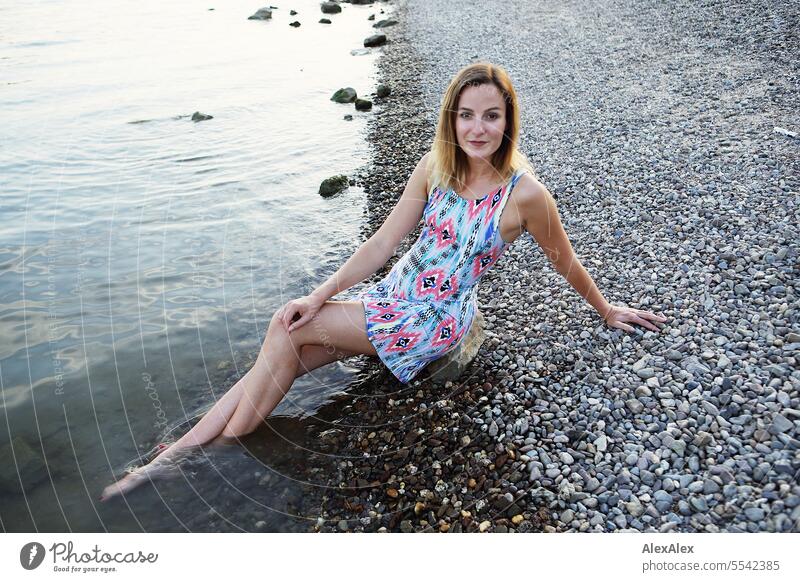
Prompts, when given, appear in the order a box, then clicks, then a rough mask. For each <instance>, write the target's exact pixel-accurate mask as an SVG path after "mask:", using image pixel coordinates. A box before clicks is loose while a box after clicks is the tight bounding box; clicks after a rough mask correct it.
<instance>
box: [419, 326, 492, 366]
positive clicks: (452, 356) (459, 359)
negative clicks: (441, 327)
mask: <svg viewBox="0 0 800 582" xmlns="http://www.w3.org/2000/svg"><path fill="white" fill-rule="evenodd" d="M485 325H486V322H485V320H484V318H483V314H482V313H481V312H480V311H476V312H475V319H474V320H473V321H472V327H470V328H469V332H467V335H466V337H464V339H463V340H461V343H459V344H458V346H456V348H455V349H454V350H452V351H450V352H448V353H447V354H445V355H444V356H442V357H441V358H439V359H438V360H434V361H433V362H431V363H430V364H428V365H427V366H425V371H426V373H427V375H428V378H429V379H431V380H433V381H435V382H446V381H447V380H451V381H454V380H456V379H458V377H459V376H461V374H462V373H463V372H464V370H465V369H466V368H467V367H468V366H469V365H470V364H471V363H472V360H474V359H475V356H477V355H478V350H480V349H481V345H483V342H484V341H486V332H485V331H484V329H485Z"/></svg>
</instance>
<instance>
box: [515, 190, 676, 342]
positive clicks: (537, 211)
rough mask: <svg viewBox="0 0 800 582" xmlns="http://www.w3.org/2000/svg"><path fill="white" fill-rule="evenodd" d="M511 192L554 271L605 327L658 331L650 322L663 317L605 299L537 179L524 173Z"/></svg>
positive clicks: (530, 231)
mask: <svg viewBox="0 0 800 582" xmlns="http://www.w3.org/2000/svg"><path fill="white" fill-rule="evenodd" d="M515 194H517V196H516V197H515V198H516V201H517V203H518V204H519V211H520V215H521V217H522V218H523V220H524V221H525V229H526V230H527V231H528V232H529V233H530V234H531V236H533V238H534V239H535V240H536V242H537V243H538V244H539V246H540V247H541V248H542V250H543V251H544V253H545V255H547V258H548V259H549V260H550V262H551V263H552V264H553V267H554V268H555V269H556V271H558V273H559V274H561V276H562V277H564V278H565V279H566V280H567V282H568V283H569V284H570V285H571V286H572V287H573V288H574V289H575V290H576V291H577V292H578V293H579V294H580V295H581V297H583V298H584V299H586V301H587V302H588V303H589V304H590V305H591V306H592V307H594V308H595V310H596V311H597V312H598V313H599V314H600V317H602V318H603V320H605V322H606V323H607V324H608V325H609V327H618V328H620V329H623V330H625V331H633V327H631V326H630V325H628V323H626V322H629V323H635V324H638V325H641V326H643V327H645V328H647V329H650V330H653V331H658V328H657V327H656V326H655V325H653V324H652V323H651V322H664V321H666V320H667V318H666V317H663V316H660V315H656V314H655V313H651V312H649V311H643V310H641V309H633V308H630V307H624V306H618V305H612V304H610V303H609V302H608V301H606V298H605V297H603V294H602V293H601V292H600V290H599V289H598V288H597V285H595V282H594V281H593V280H592V278H591V277H590V276H589V273H587V272H586V269H585V268H584V267H583V265H582V264H581V262H580V260H579V259H578V257H577V256H576V255H575V251H573V250H572V245H571V244H570V242H569V238H568V237H567V233H566V232H565V231H564V226H563V225H562V224H561V217H560V216H559V214H558V208H557V207H556V202H555V200H554V199H553V195H552V194H550V192H549V190H548V189H547V188H546V187H545V186H544V185H543V184H542V183H541V182H539V181H537V180H535V179H534V178H533V177H532V176H530V175H527V174H526V175H525V176H523V177H522V178H521V179H520V182H519V184H518V185H517V187H516V190H515Z"/></svg>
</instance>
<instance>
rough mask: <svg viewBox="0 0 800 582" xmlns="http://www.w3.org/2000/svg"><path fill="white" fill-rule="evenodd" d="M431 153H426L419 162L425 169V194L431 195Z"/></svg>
mask: <svg viewBox="0 0 800 582" xmlns="http://www.w3.org/2000/svg"><path fill="white" fill-rule="evenodd" d="M431 161H432V160H431V152H430V151H428V152H425V155H424V156H422V158H420V160H419V165H420V166H422V167H423V168H424V169H425V192H426V193H429V192H430V191H431Z"/></svg>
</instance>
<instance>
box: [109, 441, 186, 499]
mask: <svg viewBox="0 0 800 582" xmlns="http://www.w3.org/2000/svg"><path fill="white" fill-rule="evenodd" d="M162 444H163V443H162ZM157 449H158V450H157V453H156V457H155V458H154V459H153V460H152V461H150V462H149V463H148V464H147V465H144V466H143V467H137V468H135V469H130V470H129V472H128V474H127V475H125V476H124V477H123V478H122V479H120V480H119V481H117V482H116V483H112V484H111V485H109V486H108V487H106V488H105V489H103V492H102V493H101V494H100V501H102V502H106V501H108V500H109V499H111V498H112V497H116V496H117V495H123V494H125V493H127V492H128V491H130V490H131V489H134V488H136V487H138V486H139V485H141V484H142V483H144V482H146V481H149V480H150V479H154V478H157V477H164V476H167V475H169V474H176V473H178V472H179V469H178V465H177V463H175V462H173V461H171V460H170V459H169V458H168V457H171V456H175V454H177V453H178V451H173V454H172V455H164V454H163V453H164V452H166V451H167V450H168V449H169V447H168V446H166V445H164V446H161V445H159V446H158V447H157Z"/></svg>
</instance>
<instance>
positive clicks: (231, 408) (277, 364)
mask: <svg viewBox="0 0 800 582" xmlns="http://www.w3.org/2000/svg"><path fill="white" fill-rule="evenodd" d="M328 304H331V305H334V306H335V307H334V308H328V309H326V310H325V311H326V315H327V316H326V317H325V318H324V319H323V322H318V324H317V325H316V326H314V328H313V329H316V332H313V331H311V329H312V325H313V323H312V322H310V323H309V324H306V325H305V326H303V328H300V329H298V330H295V331H294V332H293V333H292V334H291V337H290V334H288V333H286V332H285V330H284V329H283V327H282V326H280V325H279V324H277V325H276V324H275V323H274V318H273V322H272V323H270V328H269V330H268V332H267V339H266V340H265V342H264V345H263V346H262V349H261V351H260V353H259V356H258V359H257V360H256V363H255V364H254V365H253V367H252V368H251V369H250V370H249V371H248V372H247V373H246V374H245V375H244V376H243V377H242V378H241V379H240V380H239V381H238V382H237V383H236V384H235V385H234V386H233V387H231V388H230V389H229V390H228V392H226V393H225V395H224V396H223V397H222V398H221V399H220V400H219V401H218V402H217V403H216V404H215V405H214V407H212V408H211V409H210V410H209V411H208V412H207V413H206V414H205V415H204V416H203V418H202V419H201V420H200V421H199V422H198V423H197V424H196V425H195V426H194V427H193V428H192V429H191V430H190V431H189V432H188V433H187V434H185V435H184V436H183V437H181V438H180V439H179V440H178V441H176V442H175V443H174V444H173V445H172V446H170V447H168V448H166V449H164V450H162V451H161V452H160V454H159V455H158V456H157V457H156V458H155V459H154V460H153V461H152V462H150V463H149V464H148V465H146V466H144V467H141V468H140V469H138V470H137V471H135V472H133V473H130V474H128V475H126V476H125V477H123V478H122V479H121V480H120V481H117V482H116V483H113V484H112V485H109V486H108V487H106V488H105V490H104V491H103V494H102V496H101V498H100V499H101V500H102V501H105V500H107V499H109V498H110V497H113V496H115V495H118V494H120V493H124V492H125V491H128V490H130V489H132V488H134V487H136V486H137V485H139V484H141V483H143V482H145V481H147V480H148V479H149V478H150V477H153V476H156V475H157V474H158V472H159V471H162V470H164V469H165V467H166V464H167V463H169V462H170V461H172V460H174V458H175V457H176V456H179V454H180V453H181V452H182V451H183V450H184V449H186V448H189V447H196V446H200V445H203V444H206V443H207V442H210V441H212V440H214V439H215V438H222V439H225V440H230V439H232V438H236V437H238V436H241V435H243V434H247V433H249V432H252V431H253V430H254V429H255V428H256V427H257V426H258V423H259V422H260V421H261V420H262V419H263V418H264V417H265V416H267V415H268V414H269V413H270V412H272V410H273V409H274V408H275V406H277V405H278V403H279V402H280V401H281V399H282V398H283V396H284V395H285V393H286V392H288V389H289V388H290V387H291V385H292V383H293V381H294V379H296V378H298V377H300V376H302V375H303V374H305V373H307V372H309V371H311V370H314V369H316V368H318V367H320V366H323V365H325V364H328V363H330V362H333V361H335V360H338V359H341V358H343V357H347V356H351V355H356V354H359V353H371V354H374V353H375V350H374V348H373V347H372V345H371V344H369V342H368V340H367V339H366V330H365V329H364V317H363V314H364V311H363V306H361V304H360V303H356V304H355V307H354V305H353V304H352V303H349V302H328ZM328 304H326V305H328ZM336 308H338V309H336ZM359 308H360V311H359ZM321 313H322V310H321V311H320V314H321ZM318 318H319V316H318ZM331 318H333V320H334V321H333V323H335V324H336V325H333V326H332V322H330V321H327V323H328V328H331V327H334V328H335V329H336V330H337V331H339V332H341V330H342V329H344V332H345V334H346V335H348V336H351V335H352V334H353V331H354V330H353V329H352V328H353V326H352V325H348V322H351V320H354V321H355V322H359V321H360V322H361V325H360V327H361V332H362V334H363V335H362V336H360V337H359V334H358V331H359V330H358V329H357V328H358V325H357V324H356V330H355V340H353V338H352V337H346V338H344V339H343V340H342V341H341V342H339V343H344V344H347V345H348V347H349V348H350V349H345V348H342V347H336V346H334V344H333V343H332V338H331V337H330V335H331V334H330V332H328V331H327V329H326V328H324V327H322V328H321V327H320V325H323V324H324V323H326V320H330V319H331ZM304 329H305V331H306V333H305V334H302V335H301V334H300V333H299V332H300V331H302V330H304ZM320 329H321V330H322V331H320ZM309 332H311V334H313V333H316V335H317V336H319V337H318V338H317V339H319V338H320V337H324V338H325V340H324V342H322V343H324V344H325V345H315V344H313V343H306V344H302V342H304V341H311V340H313V339H314V337H313V335H311V336H310V339H309V335H310V334H309ZM270 333H271V334H272V336H273V337H275V336H277V337H278V338H279V339H278V340H277V341H275V343H276V344H277V345H278V346H279V347H281V348H283V349H282V350H272V349H270V350H268V349H266V348H267V345H268V344H269V342H270ZM364 342H366V344H365V343H364ZM273 351H274V352H279V353H276V354H273ZM298 353H299V354H300V357H299V358H298V356H297V354H298ZM273 369H277V371H278V386H280V385H285V386H286V388H285V391H282V390H279V391H278V392H276V391H275V390H265V386H269V385H270V382H269V381H270V380H271V379H272V380H274V378H272V372H271V370H273ZM281 382H282V384H281ZM272 385H273V386H274V385H275V383H274V381H273V383H272ZM248 387H249V388H248ZM243 396H245V397H246V398H247V400H246V402H248V406H244V407H242V406H241V401H242V397H243ZM256 399H258V400H256ZM254 404H255V406H253V405H254ZM237 411H239V417H238V418H237V417H236V413H237ZM256 416H258V418H256ZM242 419H244V420H242ZM232 422H236V423H237V424H235V425H233V426H232V427H229V426H228V425H229V423H232ZM240 427H241V428H240Z"/></svg>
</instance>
